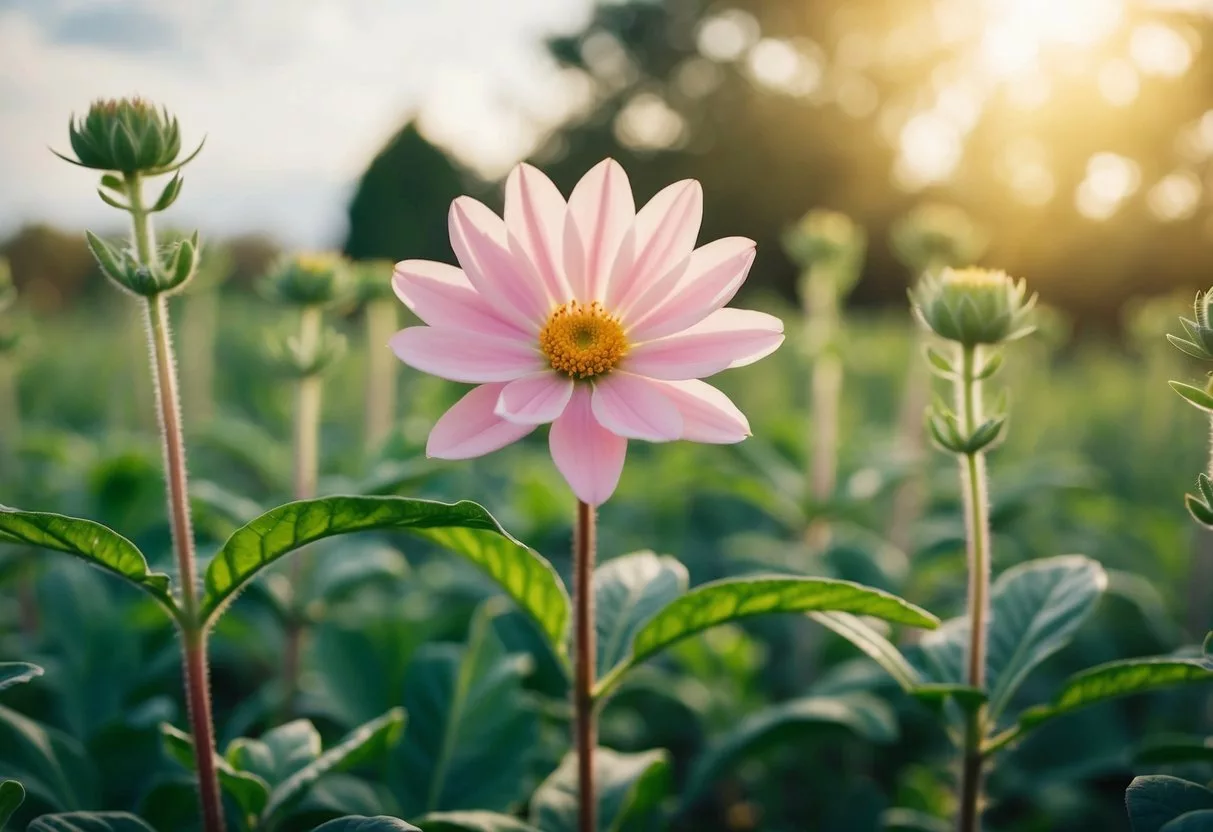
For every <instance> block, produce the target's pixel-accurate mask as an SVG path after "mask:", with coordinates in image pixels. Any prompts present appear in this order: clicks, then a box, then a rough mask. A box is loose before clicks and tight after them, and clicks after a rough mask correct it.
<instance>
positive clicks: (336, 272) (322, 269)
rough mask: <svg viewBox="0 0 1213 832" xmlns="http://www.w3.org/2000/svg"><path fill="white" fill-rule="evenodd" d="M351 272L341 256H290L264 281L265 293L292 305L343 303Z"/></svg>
mask: <svg viewBox="0 0 1213 832" xmlns="http://www.w3.org/2000/svg"><path fill="white" fill-rule="evenodd" d="M348 282H349V269H348V266H347V264H346V262H345V259H344V258H342V257H341V255H339V254H334V253H331V252H324V253H320V254H298V255H295V256H294V257H288V258H286V259H284V260H282V261H281V262H279V264H278V266H277V267H276V268H275V269H274V270H273V271H272V272H271V273H270V275H269V277H268V278H267V279H266V281H265V284H264V286H265V289H266V293H267V294H268V295H269V296H270V297H271V298H273V299H274V300H277V301H278V302H279V303H283V304H286V305H289V306H326V305H328V304H330V303H333V302H335V301H338V300H341V299H342V298H343V297H344V295H345V293H346V290H347V284H348Z"/></svg>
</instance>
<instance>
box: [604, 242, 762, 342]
mask: <svg viewBox="0 0 1213 832" xmlns="http://www.w3.org/2000/svg"><path fill="white" fill-rule="evenodd" d="M753 262H754V241H753V240H748V239H746V238H745V237H726V238H724V239H723V240H716V241H714V242H711V243H708V244H707V245H706V246H702V247H700V248H697V249H695V251H694V252H692V253H691V257H690V262H689V263H688V264H687V267H686V270H685V271H684V272H683V273H682V276H681V279H678V280H676V281H675V280H670V279H667V278H662V280H660V281H658V282H657V283H655V284H653V286H652V288H650V289H649V291H647V292H645V293H644V294H643V295H641V296H640V299H639V300H638V301H637V302H636V306H635V307H634V309H633V313H632V316H631V317H632V320H628V321H625V322H624V323H625V325H627V327H628V334H629V336H630V337H632V338H635V339H636V340H637V341H651V340H652V339H654V338H662V337H664V336H666V335H673V334H674V333H675V332H681V331H682V330H684V329H686V328H687V327H689V326H693V325H695V324H697V323H699V322H700V321H702V320H703V319H704V318H706V317H707V316H708V315H710V314H711V313H713V312H715V311H716V310H717V309H720V308H721V307H722V306H724V305H725V304H726V303H728V302H729V301H731V300H732V299H733V296H734V295H736V294H737V290H738V289H740V288H741V284H743V283H745V279H746V275H748V274H749V272H750V264H752V263H753ZM670 274H671V275H673V274H676V272H673V271H672V272H670ZM671 284H673V285H671Z"/></svg>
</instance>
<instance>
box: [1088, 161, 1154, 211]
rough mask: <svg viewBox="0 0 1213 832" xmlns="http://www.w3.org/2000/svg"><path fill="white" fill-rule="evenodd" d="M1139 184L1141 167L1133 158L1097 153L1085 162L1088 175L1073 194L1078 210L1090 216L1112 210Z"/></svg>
mask: <svg viewBox="0 0 1213 832" xmlns="http://www.w3.org/2000/svg"><path fill="white" fill-rule="evenodd" d="M1140 184H1141V170H1140V168H1138V166H1137V163H1136V162H1134V161H1133V160H1132V159H1128V158H1126V157H1124V156H1119V155H1117V154H1115V153H1096V154H1095V155H1094V156H1092V157H1091V158H1090V160H1089V161H1088V162H1087V176H1086V178H1085V179H1084V180H1083V181H1082V183H1081V184H1080V185H1079V186H1078V191H1077V193H1076V194H1075V195H1074V202H1075V205H1076V206H1077V207H1078V212H1079V213H1080V214H1082V215H1083V216H1084V217H1087V218H1088V219H1093V220H1106V219H1108V218H1109V217H1111V216H1112V215H1113V214H1115V213H1116V212H1117V211H1118V210H1119V209H1120V206H1121V205H1122V204H1123V203H1124V201H1125V200H1126V199H1128V198H1129V197H1130V196H1132V195H1133V194H1134V193H1135V192H1136V191H1137V188H1138V186H1139V185H1140Z"/></svg>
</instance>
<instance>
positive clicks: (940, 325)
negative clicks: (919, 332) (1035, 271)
mask: <svg viewBox="0 0 1213 832" xmlns="http://www.w3.org/2000/svg"><path fill="white" fill-rule="evenodd" d="M910 302H911V303H912V304H913V306H914V313H915V314H916V315H917V316H918V318H919V319H920V320H922V322H923V323H925V324H926V325H927V326H928V327H930V328H931V329H932V330H934V331H935V332H936V333H937V334H938V335H940V336H941V337H943V338H946V339H948V340H949V341H957V342H959V343H960V344H963V345H965V346H970V347H971V346H975V345H977V344H1000V343H1002V342H1004V341H1014V340H1015V339H1016V338H1022V337H1023V336H1025V335H1027V334H1029V333H1030V332H1031V331H1032V326H1031V324H1030V323H1029V322H1028V318H1029V315H1030V313H1031V311H1032V307H1033V306H1034V305H1035V304H1036V296H1035V295H1032V296H1031V297H1028V296H1027V287H1026V284H1025V282H1024V281H1023V280H1020V281H1019V282H1018V283H1016V282H1015V281H1014V280H1012V279H1011V278H1010V277H1009V276H1008V275H1007V273H1006V272H1002V271H991V270H988V269H950V268H948V269H944V270H943V272H941V273H940V274H938V275H936V274H931V273H929V272H928V273H926V274H924V275H923V277H922V279H921V280H920V281H919V283H918V286H917V287H916V288H914V289H913V290H911V291H910Z"/></svg>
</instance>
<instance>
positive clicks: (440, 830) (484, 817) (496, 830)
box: [417, 812, 539, 832]
mask: <svg viewBox="0 0 1213 832" xmlns="http://www.w3.org/2000/svg"><path fill="white" fill-rule="evenodd" d="M417 822H418V823H420V824H421V828H422V829H424V830H425V832H539V830H537V829H536V828H535V827H533V826H530V825H529V824H526V823H523V822H522V821H520V820H518V819H517V818H512V817H510V816H509V815H499V814H496V813H495V812H435V813H434V814H431V815H426V816H425V817H423V818H418V819H417Z"/></svg>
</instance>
